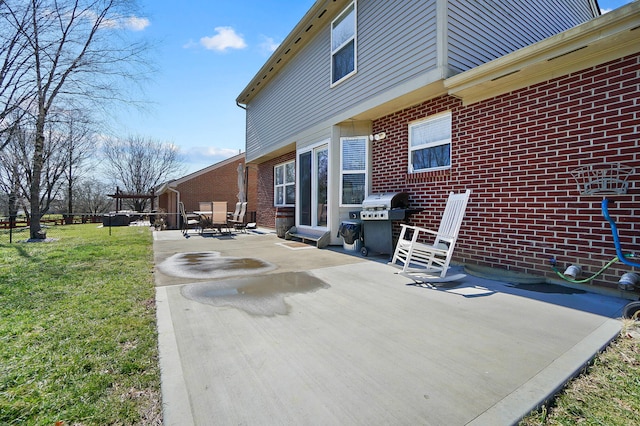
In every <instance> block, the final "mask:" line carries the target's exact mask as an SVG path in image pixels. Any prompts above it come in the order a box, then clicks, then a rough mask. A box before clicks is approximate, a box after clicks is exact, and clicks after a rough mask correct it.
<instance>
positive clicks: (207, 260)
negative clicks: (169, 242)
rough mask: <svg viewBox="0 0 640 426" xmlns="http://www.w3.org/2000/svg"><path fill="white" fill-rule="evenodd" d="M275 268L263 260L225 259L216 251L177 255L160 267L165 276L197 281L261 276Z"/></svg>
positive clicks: (169, 258) (246, 258)
mask: <svg viewBox="0 0 640 426" xmlns="http://www.w3.org/2000/svg"><path fill="white" fill-rule="evenodd" d="M275 268H276V266H275V265H274V264H272V263H269V262H267V261H265V260H262V259H256V258H251V257H225V256H221V255H220V253H219V252H216V251H204V252H187V253H176V254H174V255H173V256H170V257H168V258H167V259H166V260H165V261H164V262H162V263H160V264H159V265H158V269H159V270H160V271H161V272H162V273H164V274H167V275H171V276H173V277H184V278H197V279H211V278H224V277H229V276H236V275H253V274H261V273H265V272H268V271H272V270H274V269H275Z"/></svg>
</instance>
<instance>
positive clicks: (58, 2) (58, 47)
mask: <svg viewBox="0 0 640 426" xmlns="http://www.w3.org/2000/svg"><path fill="white" fill-rule="evenodd" d="M0 4H1V8H2V9H1V11H2V13H0V19H3V22H0V27H2V28H5V27H6V28H14V29H15V31H16V32H17V35H16V40H17V41H16V46H18V47H19V48H21V49H23V50H22V51H21V54H20V55H17V56H18V57H19V58H26V59H24V62H22V61H20V60H18V61H17V64H16V66H18V67H19V66H23V67H26V69H24V68H20V70H19V71H16V75H19V76H21V77H20V78H19V81H20V85H21V87H24V93H27V94H32V95H33V98H31V99H30V102H28V103H25V104H24V107H23V108H22V109H24V110H25V111H27V114H28V117H29V120H30V121H32V122H33V128H34V142H33V151H32V152H33V155H32V157H31V158H32V161H31V173H32V179H31V185H30V188H29V203H30V206H31V219H32V220H31V225H30V234H31V238H38V239H39V238H44V237H45V235H44V233H43V232H42V231H41V229H40V217H41V212H40V197H41V184H42V172H43V167H44V164H45V155H44V148H45V137H46V135H45V131H46V124H47V121H48V119H49V117H50V114H51V113H52V111H54V110H55V109H56V107H57V108H58V109H77V110H80V109H88V110H91V109H92V108H95V107H96V106H97V105H104V103H105V102H112V101H113V100H126V97H127V96H126V95H124V94H126V93H129V92H128V91H122V88H123V84H122V83H126V82H128V81H131V80H135V79H137V78H139V77H141V76H142V75H143V71H148V68H145V66H146V65H147V64H148V61H146V60H145V58H144V53H145V52H147V51H148V45H147V43H146V42H144V41H139V40H135V39H132V38H128V37H127V36H128V35H129V33H128V32H127V31H125V30H124V29H125V28H126V20H128V19H130V18H131V16H134V13H133V12H134V11H133V9H132V7H133V5H134V0H4V1H1V2H0ZM7 33H9V34H10V33H11V31H9V30H7ZM0 34H1V32H0ZM0 42H2V40H0ZM14 56H16V55H15V54H14ZM21 73H22V74H21ZM8 74H9V75H13V74H11V73H8ZM3 84H4V83H3ZM123 95H124V96H123Z"/></svg>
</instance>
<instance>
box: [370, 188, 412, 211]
mask: <svg viewBox="0 0 640 426" xmlns="http://www.w3.org/2000/svg"><path fill="white" fill-rule="evenodd" d="M408 207H409V194H407V193H406V192H384V193H381V194H371V195H369V196H367V197H366V198H365V199H364V200H363V201H362V209H363V210H390V209H406V208H408Z"/></svg>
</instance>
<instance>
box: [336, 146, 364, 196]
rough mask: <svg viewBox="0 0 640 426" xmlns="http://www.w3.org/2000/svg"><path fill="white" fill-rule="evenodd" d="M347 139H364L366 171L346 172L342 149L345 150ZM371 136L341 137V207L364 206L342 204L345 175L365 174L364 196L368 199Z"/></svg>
mask: <svg viewBox="0 0 640 426" xmlns="http://www.w3.org/2000/svg"><path fill="white" fill-rule="evenodd" d="M346 139H364V140H365V153H364V157H365V158H364V170H348V171H345V170H344V165H343V162H342V160H343V157H342V148H343V143H344V140H346ZM369 145H370V144H369V136H347V137H341V138H340V194H339V195H340V207H360V206H362V203H360V204H343V203H342V191H343V187H342V183H343V179H342V177H343V176H344V175H345V174H361V173H364V196H365V197H366V196H367V194H369V149H370V148H369Z"/></svg>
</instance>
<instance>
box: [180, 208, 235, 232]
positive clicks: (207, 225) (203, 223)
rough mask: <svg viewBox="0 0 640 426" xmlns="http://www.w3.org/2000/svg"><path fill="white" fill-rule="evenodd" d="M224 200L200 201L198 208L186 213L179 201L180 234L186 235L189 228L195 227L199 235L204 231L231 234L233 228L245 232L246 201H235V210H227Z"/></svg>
mask: <svg viewBox="0 0 640 426" xmlns="http://www.w3.org/2000/svg"><path fill="white" fill-rule="evenodd" d="M227 206H228V204H227V202H226V201H201V202H200V203H199V208H198V210H194V211H193V212H190V213H187V211H186V210H185V207H184V204H183V203H182V202H180V203H179V207H180V216H181V218H182V225H181V230H182V234H183V235H185V236H187V235H188V233H189V230H190V229H195V230H197V231H198V232H199V234H200V235H203V234H204V233H206V232H217V233H219V234H221V235H222V234H231V233H232V232H233V231H234V230H235V231H241V232H245V231H246V228H247V223H246V221H245V216H246V213H247V202H246V201H245V202H238V203H236V206H235V210H234V211H233V212H230V211H228V210H227Z"/></svg>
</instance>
